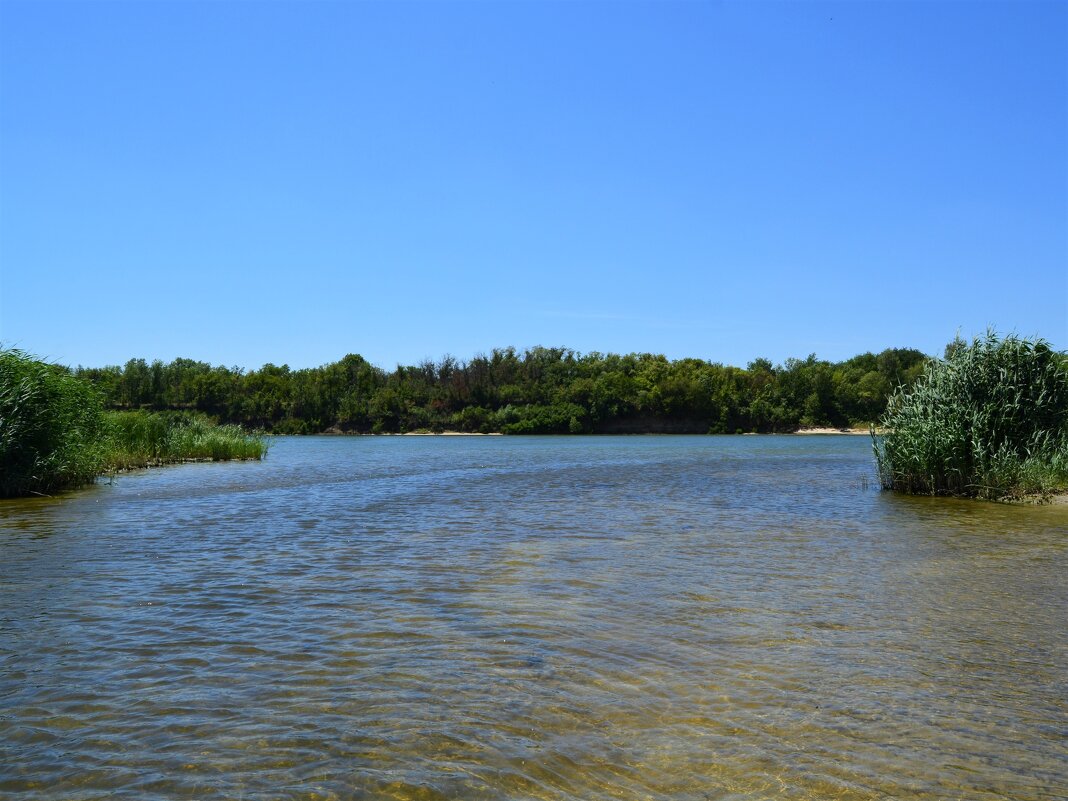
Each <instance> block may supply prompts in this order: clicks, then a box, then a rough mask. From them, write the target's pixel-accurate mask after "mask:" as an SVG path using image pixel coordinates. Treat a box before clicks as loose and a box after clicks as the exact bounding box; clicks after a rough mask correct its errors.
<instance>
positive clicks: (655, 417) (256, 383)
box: [77, 347, 926, 434]
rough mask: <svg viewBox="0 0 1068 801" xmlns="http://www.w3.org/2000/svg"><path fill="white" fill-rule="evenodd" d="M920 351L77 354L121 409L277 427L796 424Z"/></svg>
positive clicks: (852, 413) (877, 400) (895, 378)
mask: <svg viewBox="0 0 1068 801" xmlns="http://www.w3.org/2000/svg"><path fill="white" fill-rule="evenodd" d="M925 361H926V357H925V356H924V355H923V354H922V353H920V352H919V351H916V350H907V349H893V350H886V351H883V352H882V353H880V354H878V355H875V354H871V353H866V354H863V355H860V356H856V357H854V358H852V359H849V360H848V361H845V362H841V363H837V364H836V363H831V362H827V361H821V360H818V359H817V358H816V357H815V355H812V356H809V357H808V358H807V359H804V360H800V359H789V360H787V362H786V363H785V364H784V365H778V366H775V365H772V363H771V362H770V361H768V360H766V359H757V360H756V361H754V362H752V363H750V364H749V366H748V367H747V368H746V369H741V368H738V367H730V366H725V365H722V364H716V363H711V362H706V361H702V360H700V359H680V360H677V361H669V360H668V359H666V358H665V357H663V356H656V355H651V354H629V355H625V356H620V355H615V354H601V353H589V354H585V355H582V354H579V353H576V352H575V351H572V350H568V349H565V348H540V347H539V348H532V349H530V350H526V351H523V352H517V351H516V350H515V349H513V348H504V349H497V350H494V351H493V352H492V353H491V354H490V355H488V356H487V355H478V356H475V357H474V358H472V359H471V360H469V361H466V362H461V361H457V360H456V359H454V358H452V357H445V358H443V359H442V360H441V361H439V362H437V363H434V362H431V361H426V362H424V363H422V364H420V365H417V366H407V367H404V366H398V367H397V368H396V369H395V370H393V371H392V372H387V371H385V370H382V369H380V368H378V367H375V366H373V365H371V364H369V363H368V362H367V361H366V360H364V359H363V358H362V357H360V356H355V355H349V356H346V357H345V358H343V359H342V360H341V361H339V362H336V363H333V364H328V365H325V366H323V367H316V368H312V369H303V370H291V369H289V367H287V366H285V365H283V366H281V367H277V366H275V365H272V364H268V365H265V366H264V367H262V368H261V369H259V370H252V371H249V372H246V371H244V370H241V369H238V368H227V367H216V366H212V365H209V364H206V363H204V362H196V361H191V360H189V359H176V360H174V361H173V362H170V363H169V364H165V363H163V362H160V361H154V362H151V363H147V362H145V360H143V359H132V360H130V361H129V362H127V363H126V365H125V366H124V367H104V368H79V369H78V371H77V375H79V376H80V377H83V378H85V379H88V380H89V381H90V382H91V383H92V384H93V385H94V386H96V387H97V388H98V389H99V390H100V391H101V392H102V393H103V395H104V397H105V398H106V401H107V403H108V405H109V406H110V407H112V408H116V409H153V410H163V409H193V410H197V411H200V412H203V413H205V414H209V415H211V416H213V417H215V418H216V419H219V420H223V421H226V422H230V423H238V424H241V425H245V426H252V427H256V428H261V429H264V430H268V431H273V432H276V433H294V434H297V433H316V432H322V431H328V430H331V431H346V432H349V431H351V432H374V433H381V432H404V431H418V430H426V431H442V430H456V431H470V432H503V433H507V434H526V433H530V434H535V433H544V434H549V433H553V434H557V433H612V432H619V433H624V432H646V431H662V432H679V433H681V432H690V433H702V434H703V433H709V432H711V433H735V432H739V431H760V432H776V431H793V430H795V429H797V428H798V427H799V426H819V425H828V426H847V425H855V424H858V423H867V422H870V421H873V420H876V419H877V418H878V416H879V415H880V414H881V413H882V412H883V410H884V408H885V406H886V400H887V398H888V397H889V395H890V393H891V392H892V391H893V390H894V389H895V388H896V387H897V386H898V385H900V384H910V383H911V382H912V381H914V380H915V379H916V377H917V376H918V375H919V374H920V372H921V371H922V369H923V364H924V362H925Z"/></svg>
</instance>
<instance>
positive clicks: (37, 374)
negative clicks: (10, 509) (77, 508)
mask: <svg viewBox="0 0 1068 801" xmlns="http://www.w3.org/2000/svg"><path fill="white" fill-rule="evenodd" d="M104 428H105V426H104V415H103V411H102V407H101V402H100V398H99V397H98V395H97V393H96V390H94V389H93V388H92V387H91V386H89V384H86V383H85V382H83V381H80V380H78V379H77V378H75V377H74V376H72V375H71V374H70V373H69V372H68V371H67V370H65V369H64V368H62V367H57V366H56V365H51V364H46V363H45V362H42V361H40V360H38V359H34V358H33V357H31V356H29V355H28V354H26V353H23V352H22V351H18V350H0V497H12V496H16V495H34V494H45V493H49V492H52V491H55V490H60V489H67V488H71V487H76V486H80V485H82V484H88V483H89V482H91V481H92V480H93V479H94V478H95V477H96V476H97V474H98V473H100V471H101V469H102V468H103V466H104V462H105V445H104V442H103V434H104Z"/></svg>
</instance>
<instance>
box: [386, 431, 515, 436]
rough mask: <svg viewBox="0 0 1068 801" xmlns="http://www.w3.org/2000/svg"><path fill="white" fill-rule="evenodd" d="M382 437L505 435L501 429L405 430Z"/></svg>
mask: <svg viewBox="0 0 1068 801" xmlns="http://www.w3.org/2000/svg"><path fill="white" fill-rule="evenodd" d="M378 436H382V437H503V436H504V434H502V433H500V432H499V431H493V432H491V433H489V434H482V433H480V432H478V431H404V432H402V433H400V434H379V435H378Z"/></svg>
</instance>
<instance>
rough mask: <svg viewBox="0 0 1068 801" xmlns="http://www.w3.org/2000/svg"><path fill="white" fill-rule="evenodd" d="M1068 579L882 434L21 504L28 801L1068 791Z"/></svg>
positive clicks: (391, 467) (999, 514) (5, 554)
mask: <svg viewBox="0 0 1068 801" xmlns="http://www.w3.org/2000/svg"><path fill="white" fill-rule="evenodd" d="M1066 577H1068V507H1063V506H1062V507H1016V506H1006V505H997V504H991V503H983V502H967V501H956V500H946V499H931V498H905V497H898V496H894V495H892V494H888V493H883V492H880V491H879V490H878V489H877V488H876V485H875V481H874V475H873V467H872V459H871V453H870V443H869V442H868V441H867V438H865V437H846V436H840V437H839V436H827V437H792V436H777V437H773V436H745V437H652V436H650V437H556V438H550V437H529V438H523V437H352V438H349V437H305V438H278V439H276V440H274V441H273V444H272V448H271V451H270V453H269V456H268V458H267V459H266V460H265V461H263V462H249V463H231V464H225V463H219V464H190V465H182V466H176V467H170V468H163V469H157V470H151V471H144V472H138V473H132V474H127V475H120V476H118V477H116V478H115V479H114V481H113V482H112V483H110V484H108V483H107V482H106V481H104V482H101V483H98V484H96V485H94V486H92V487H89V488H86V489H85V490H81V491H78V492H74V493H70V494H67V495H64V496H62V497H59V498H54V499H47V498H39V499H32V500H24V501H5V502H0V798H5V799H7V798H10V799H30V798H33V799H37V798H47V799H50V800H61V801H65V800H67V799H71V800H73V799H78V801H86V800H88V799H105V798H107V799H112V798H118V799H137V800H138V801H153V800H154V799H185V798H189V799H263V800H264V801H266V800H267V799H283V798H284V799H309V800H310V799H320V800H323V799H339V800H340V799H378V798H387V799H582V800H583V801H586V800H590V801H596V800H597V799H764V798H769V799H770V798H775V799H831V798H833V799H883V798H894V799H932V800H933V799H948V798H954V799H955V798H961V799H974V800H975V801H983V800H984V799H1006V798H1011V799H1016V800H1017V801H1030V800H1031V799H1035V800H1037V799H1043V800H1044V801H1048V799H1054V798H1068V749H1066V743H1068V689H1066V687H1068V635H1066V626H1068V580H1066Z"/></svg>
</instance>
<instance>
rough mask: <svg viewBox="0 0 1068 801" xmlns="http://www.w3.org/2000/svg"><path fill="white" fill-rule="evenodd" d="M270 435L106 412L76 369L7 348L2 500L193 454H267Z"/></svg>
mask: <svg viewBox="0 0 1068 801" xmlns="http://www.w3.org/2000/svg"><path fill="white" fill-rule="evenodd" d="M266 450H267V445H266V442H265V441H264V440H263V438H262V437H259V436H256V435H251V434H248V433H247V432H245V431H244V430H242V429H241V428H240V427H238V426H217V425H214V424H213V423H212V422H211V421H210V420H209V419H208V418H207V417H205V416H203V415H188V414H161V413H148V412H107V413H106V412H104V410H103V406H102V403H101V398H100V396H99V394H98V393H97V391H96V390H95V389H94V388H93V387H92V386H90V385H89V384H88V383H87V382H85V381H82V380H80V379H78V378H75V377H74V376H72V375H71V374H70V372H69V371H68V370H66V369H65V368H62V367H58V366H56V365H51V364H47V363H45V362H42V361H40V360H38V359H34V358H33V357H31V356H29V355H28V354H26V353H23V352H21V351H16V350H0V497H16V496H20V495H47V494H51V493H54V492H58V491H61V490H65V489H71V488H74V487H78V486H82V485H85V484H89V483H91V482H92V481H93V480H94V479H95V478H96V477H97V476H99V475H101V474H103V473H109V472H114V471H116V470H124V469H129V468H135V467H147V466H150V465H159V464H167V463H171V462H180V461H185V460H191V459H205V460H207V459H211V460H224V459H260V458H262V457H263V455H264V454H265V453H266Z"/></svg>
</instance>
